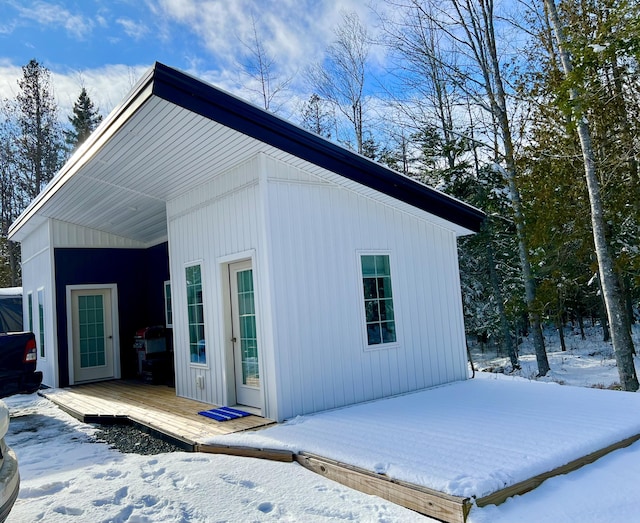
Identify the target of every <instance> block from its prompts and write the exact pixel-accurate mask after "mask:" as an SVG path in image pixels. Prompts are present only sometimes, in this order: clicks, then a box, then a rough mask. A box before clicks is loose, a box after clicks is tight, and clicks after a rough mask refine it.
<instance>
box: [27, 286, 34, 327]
mask: <svg viewBox="0 0 640 523" xmlns="http://www.w3.org/2000/svg"><path fill="white" fill-rule="evenodd" d="M27 321H28V322H29V332H33V293H32V292H29V293H28V294H27Z"/></svg>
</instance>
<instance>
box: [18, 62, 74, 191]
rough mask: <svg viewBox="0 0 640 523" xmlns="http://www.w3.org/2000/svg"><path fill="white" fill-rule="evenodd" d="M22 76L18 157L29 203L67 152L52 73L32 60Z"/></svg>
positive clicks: (20, 82)
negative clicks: (55, 98)
mask: <svg viewBox="0 0 640 523" xmlns="http://www.w3.org/2000/svg"><path fill="white" fill-rule="evenodd" d="M22 75H23V76H22V78H21V79H20V80H18V85H19V86H20V92H19V93H18V95H17V96H16V108H17V112H16V125H17V130H18V137H17V147H16V153H17V154H16V158H17V164H18V171H19V176H20V183H19V189H20V191H21V192H22V195H23V197H24V203H25V204H28V203H29V202H30V201H31V200H32V199H33V198H35V197H36V196H37V195H38V193H39V192H40V191H41V190H42V188H43V187H44V186H45V185H46V184H47V183H48V182H49V180H51V178H53V176H54V174H55V173H56V172H57V171H58V169H59V168H60V167H61V165H62V163H63V160H64V152H65V149H64V142H63V139H62V128H61V126H60V122H59V121H58V107H57V105H56V102H55V100H54V98H53V93H52V92H51V85H50V79H51V74H50V72H49V70H48V69H47V68H46V67H44V66H42V65H41V64H39V63H38V62H37V61H36V60H31V61H30V62H29V63H28V64H27V65H25V66H24V67H23V68H22Z"/></svg>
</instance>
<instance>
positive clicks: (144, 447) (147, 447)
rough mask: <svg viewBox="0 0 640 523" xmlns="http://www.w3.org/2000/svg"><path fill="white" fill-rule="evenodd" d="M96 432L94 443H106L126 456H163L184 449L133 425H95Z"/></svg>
mask: <svg viewBox="0 0 640 523" xmlns="http://www.w3.org/2000/svg"><path fill="white" fill-rule="evenodd" d="M97 427H98V430H97V431H96V433H95V434H94V438H95V440H96V441H98V442H100V443H108V444H109V446H110V447H111V448H112V449H116V450H119V451H120V452H122V453H127V454H142V455H145V456H147V455H152V454H163V453H165V452H178V451H183V450H184V449H182V448H180V447H178V446H176V445H174V444H173V443H170V442H168V441H164V440H163V439H160V438H157V437H155V436H152V435H151V434H147V433H146V432H144V431H142V430H140V429H138V428H137V427H135V426H133V425H121V424H115V425H97Z"/></svg>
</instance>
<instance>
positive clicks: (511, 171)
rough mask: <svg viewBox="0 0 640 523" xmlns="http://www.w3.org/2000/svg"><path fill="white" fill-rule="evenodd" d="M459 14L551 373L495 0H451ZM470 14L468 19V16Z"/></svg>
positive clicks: (540, 353) (544, 369) (539, 352)
mask: <svg viewBox="0 0 640 523" xmlns="http://www.w3.org/2000/svg"><path fill="white" fill-rule="evenodd" d="M451 3H452V6H453V8H454V9H455V11H456V13H457V15H458V21H459V23H460V25H461V27H462V29H463V31H464V32H465V33H466V35H467V44H468V45H469V47H470V48H471V49H472V54H473V56H474V58H475V60H476V62H477V64H478V66H479V67H480V74H481V75H482V78H483V83H484V87H485V90H486V94H487V97H488V99H489V104H490V109H491V113H492V114H493V117H494V118H495V119H496V123H497V124H498V128H499V129H500V134H501V138H502V145H503V149H504V162H505V167H506V168H505V178H506V181H507V188H508V191H509V198H510V200H511V205H512V207H513V215H514V221H515V224H516V234H517V238H518V254H519V257H520V266H521V268H522V279H523V282H524V289H525V301H526V304H527V312H528V317H529V321H530V323H531V331H532V335H533V346H534V349H535V353H536V361H537V364H538V375H539V376H545V375H546V374H547V373H548V372H549V368H550V367H549V359H548V358H547V351H546V349H545V346H544V337H543V335H542V326H541V322H540V314H539V313H538V312H537V311H536V308H535V299H536V283H535V279H534V277H533V272H532V270H531V262H530V260H529V251H528V249H527V241H526V232H525V229H524V223H525V221H524V213H523V210H522V201H521V199H520V191H519V190H518V186H517V185H516V173H517V169H516V161H515V156H514V147H513V134H512V132H511V124H510V121H509V113H508V110H507V96H506V93H505V89H504V82H503V79H502V72H501V68H500V60H499V58H498V49H497V45H496V37H495V28H494V20H495V17H494V10H493V7H494V3H493V0H478V1H477V2H475V1H474V0H451ZM464 13H466V14H467V16H468V18H467V17H465V14H464Z"/></svg>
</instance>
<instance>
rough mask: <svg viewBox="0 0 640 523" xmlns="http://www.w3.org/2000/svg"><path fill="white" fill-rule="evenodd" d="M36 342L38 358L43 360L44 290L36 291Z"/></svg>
mask: <svg viewBox="0 0 640 523" xmlns="http://www.w3.org/2000/svg"><path fill="white" fill-rule="evenodd" d="M38 341H39V342H40V357H41V358H44V357H45V356H44V355H45V350H44V289H38Z"/></svg>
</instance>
